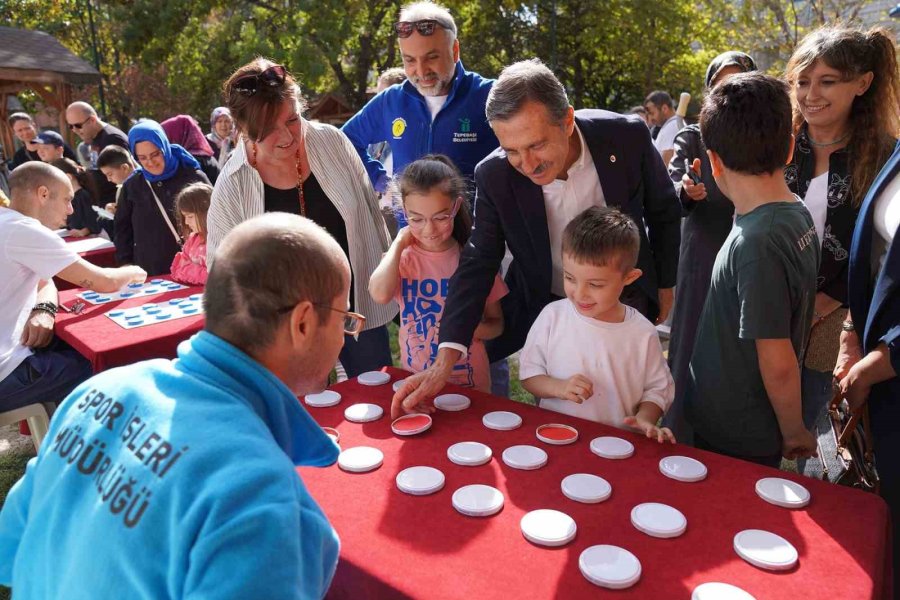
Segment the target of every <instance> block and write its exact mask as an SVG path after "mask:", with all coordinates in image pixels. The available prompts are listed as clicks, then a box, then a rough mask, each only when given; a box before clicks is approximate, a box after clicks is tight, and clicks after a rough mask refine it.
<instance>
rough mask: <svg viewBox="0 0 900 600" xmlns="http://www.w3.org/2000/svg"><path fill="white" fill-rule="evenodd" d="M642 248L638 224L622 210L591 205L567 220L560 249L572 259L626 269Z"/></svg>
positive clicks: (634, 263) (636, 259)
mask: <svg viewBox="0 0 900 600" xmlns="http://www.w3.org/2000/svg"><path fill="white" fill-rule="evenodd" d="M640 249H641V236H640V233H638V228H637V225H635V223H634V221H632V220H631V218H630V217H629V216H628V215H626V214H625V213H623V212H620V211H618V210H616V209H615V208H609V207H606V206H602V207H601V206H592V207H591V208H589V209H587V210H585V211H584V212H582V213H581V214H579V215H578V216H576V217H575V218H574V219H572V220H571V221H569V224H568V225H566V228H565V229H564V230H563V237H562V251H563V254H566V255H568V256H569V257H571V258H572V259H573V260H574V261H576V262H579V263H587V264H590V265H595V266H598V267H607V266H608V267H614V268H617V269H619V270H620V271H622V272H623V273H627V272H628V271H630V270H631V269H633V268H634V267H635V265H636V264H637V261H638V253H639V252H640Z"/></svg>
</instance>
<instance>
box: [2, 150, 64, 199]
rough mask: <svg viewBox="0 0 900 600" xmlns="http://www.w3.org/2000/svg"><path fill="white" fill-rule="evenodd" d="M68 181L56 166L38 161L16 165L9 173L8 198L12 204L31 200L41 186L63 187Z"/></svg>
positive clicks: (49, 187)
mask: <svg viewBox="0 0 900 600" xmlns="http://www.w3.org/2000/svg"><path fill="white" fill-rule="evenodd" d="M68 183H69V179H68V177H66V174H65V173H63V172H62V171H60V170H59V169H57V168H56V167H54V166H52V165H50V164H47V163H44V162H38V161H30V162H27V163H25V164H23V165H20V166H18V167H17V168H16V169H15V170H14V171H13V172H12V173H10V175H9V199H10V201H11V202H12V204H13V205H15V204H19V203H28V202H31V201H32V200H33V199H34V198H35V196H36V195H37V193H38V189H39V188H40V187H41V186H43V187H45V188H47V189H50V190H55V189H56V188H59V187H65V186H66V184H68Z"/></svg>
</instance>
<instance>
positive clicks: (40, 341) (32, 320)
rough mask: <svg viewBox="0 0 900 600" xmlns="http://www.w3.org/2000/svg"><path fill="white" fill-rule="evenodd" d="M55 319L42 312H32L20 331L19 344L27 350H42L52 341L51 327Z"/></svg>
mask: <svg viewBox="0 0 900 600" xmlns="http://www.w3.org/2000/svg"><path fill="white" fill-rule="evenodd" d="M55 322H56V319H55V318H54V316H53V315H51V314H50V313H48V312H45V311H43V310H36V311H32V313H31V315H29V317H28V321H26V322H25V329H23V330H22V338H21V340H20V341H21V342H22V345H23V346H27V347H29V348H44V347H45V346H47V344H49V343H50V340H52V339H53V326H54V324H55Z"/></svg>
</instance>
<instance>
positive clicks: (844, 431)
mask: <svg viewBox="0 0 900 600" xmlns="http://www.w3.org/2000/svg"><path fill="white" fill-rule="evenodd" d="M815 435H816V439H817V445H818V454H819V456H818V457H812V458H809V459H807V461H806V464H805V465H804V468H803V474H804V475H807V476H808V477H813V478H815V479H821V480H823V481H830V482H831V483H837V484H839V485H846V486H849V487H855V488H858V489H861V490H863V491H867V492H874V493H876V494H877V493H878V488H879V479H878V471H877V470H876V469H875V453H874V451H873V446H872V432H871V429H870V426H869V407H868V406H867V405H863V407H862V408H861V409H860V410H859V411H857V413H856V414H851V413H850V407H849V405H848V404H847V401H846V400H845V399H844V398H842V397H841V394H840V391H838V392H837V393H835V395H834V398H832V400H831V402H830V403H829V404H828V406H827V407H826V409H825V410H824V411H822V413H821V414H820V415H819V418H818V419H816V425H815Z"/></svg>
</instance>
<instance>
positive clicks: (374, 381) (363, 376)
mask: <svg viewBox="0 0 900 600" xmlns="http://www.w3.org/2000/svg"><path fill="white" fill-rule="evenodd" d="M356 380H357V381H359V382H360V383H361V384H363V385H384V384H385V383H387V382H388V381H390V380H391V376H390V375H388V374H387V373H384V372H382V371H366V372H365V373H360V374H359V376H358V377H357V378H356Z"/></svg>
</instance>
